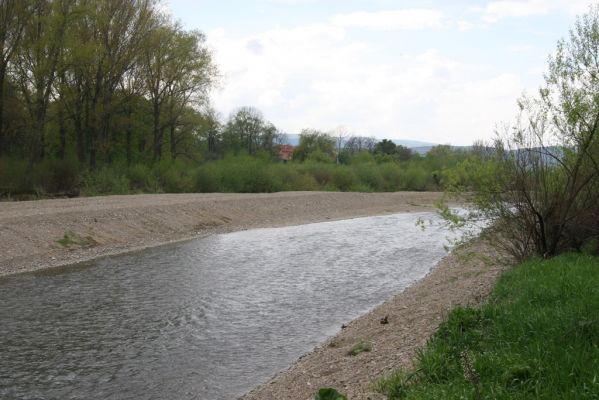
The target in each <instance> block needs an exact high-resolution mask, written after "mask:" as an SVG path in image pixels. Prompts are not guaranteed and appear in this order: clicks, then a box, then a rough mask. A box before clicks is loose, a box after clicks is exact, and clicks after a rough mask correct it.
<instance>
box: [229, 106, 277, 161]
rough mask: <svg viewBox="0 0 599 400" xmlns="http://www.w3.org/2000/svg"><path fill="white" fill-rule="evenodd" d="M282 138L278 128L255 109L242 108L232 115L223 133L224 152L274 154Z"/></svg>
mask: <svg viewBox="0 0 599 400" xmlns="http://www.w3.org/2000/svg"><path fill="white" fill-rule="evenodd" d="M280 137H281V135H280V133H279V131H278V130H277V128H276V127H275V126H274V125H273V124H272V123H270V122H268V121H266V120H265V119H264V116H263V115H262V113H261V112H260V111H259V110H257V109H256V108H253V107H241V108H240V109H238V110H237V111H235V112H234V113H232V114H231V115H230V116H229V119H228V121H227V123H226V124H225V126H224V128H223V132H222V138H223V146H224V150H225V151H232V152H233V153H235V154H239V153H240V152H242V151H243V152H246V153H247V154H250V155H253V154H256V153H257V152H258V151H266V152H268V153H270V154H274V153H275V152H276V145H278V144H279V143H280Z"/></svg>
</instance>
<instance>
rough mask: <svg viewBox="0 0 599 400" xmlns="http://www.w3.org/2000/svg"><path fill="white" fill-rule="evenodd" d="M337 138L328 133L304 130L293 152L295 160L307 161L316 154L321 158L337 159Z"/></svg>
mask: <svg viewBox="0 0 599 400" xmlns="http://www.w3.org/2000/svg"><path fill="white" fill-rule="evenodd" d="M335 143H336V141H335V138H334V137H332V136H331V135H329V134H328V133H325V132H321V131H318V130H316V129H303V130H302V132H301V133H300V138H299V144H298V145H297V147H296V148H295V149H294V151H293V159H294V160H298V161H305V160H307V159H308V158H310V157H311V156H313V155H314V154H318V155H319V158H321V159H322V158H323V157H324V158H326V159H330V160H331V161H333V160H334V158H335Z"/></svg>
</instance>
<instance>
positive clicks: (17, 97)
mask: <svg viewBox="0 0 599 400" xmlns="http://www.w3.org/2000/svg"><path fill="white" fill-rule="evenodd" d="M0 52H1V53H0V156H1V155H7V154H9V155H18V156H21V157H26V158H28V159H29V160H30V162H31V163H32V164H35V163H39V162H41V161H42V160H44V159H46V158H59V159H64V158H65V157H66V156H67V155H68V154H69V153H72V154H74V155H75V156H76V158H77V160H78V161H79V162H80V163H87V164H88V165H89V167H91V168H92V169H94V168H96V167H97V166H98V165H99V164H100V163H111V162H112V161H114V160H115V159H116V158H124V159H126V160H127V162H128V163H129V164H130V163H131V162H133V158H134V157H138V158H140V157H149V158H152V159H154V160H159V159H161V158H162V157H163V155H164V153H165V151H168V152H169V153H170V156H171V157H173V158H175V157H177V155H179V154H180V153H181V152H184V151H185V148H184V147H185V142H186V141H188V140H190V139H191V137H192V133H193V132H192V131H193V130H194V129H196V127H197V125H198V124H199V122H198V121H200V120H201V117H202V116H201V114H200V113H199V112H198V110H200V109H201V107H202V106H204V105H206V104H207V101H208V91H209V90H210V89H211V88H212V87H213V86H214V84H215V83H216V81H217V77H218V74H217V68H216V66H215V65H214V62H213V60H212V55H211V53H210V51H209V50H208V48H207V46H206V43H205V36H204V35H203V34H202V33H201V32H198V31H187V30H185V29H183V28H182V27H181V25H180V24H178V23H175V22H173V21H172V20H171V19H170V18H169V17H168V16H167V15H165V14H164V13H162V12H161V11H160V10H159V9H158V7H157V3H156V1H153V0H129V1H120V0H106V1H98V0H29V1H22V0H2V1H1V2H0ZM165 146H168V149H166V150H165Z"/></svg>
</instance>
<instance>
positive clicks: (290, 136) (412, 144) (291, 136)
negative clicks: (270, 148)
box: [284, 133, 436, 149]
mask: <svg viewBox="0 0 599 400" xmlns="http://www.w3.org/2000/svg"><path fill="white" fill-rule="evenodd" d="M299 137H300V135H298V134H296V133H286V134H285V140H284V144H290V145H292V146H297V145H298V144H299ZM380 140H382V139H380ZM392 141H393V143H395V144H400V145H402V146H405V147H407V148H409V149H413V148H425V147H429V148H430V147H433V146H436V144H435V143H430V142H422V141H419V140H409V139H392Z"/></svg>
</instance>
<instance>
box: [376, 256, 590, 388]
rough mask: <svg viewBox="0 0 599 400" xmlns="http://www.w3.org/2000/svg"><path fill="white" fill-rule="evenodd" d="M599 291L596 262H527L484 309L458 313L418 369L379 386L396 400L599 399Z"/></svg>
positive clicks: (572, 258) (506, 278)
mask: <svg viewBox="0 0 599 400" xmlns="http://www.w3.org/2000/svg"><path fill="white" fill-rule="evenodd" d="M598 287H599V258H597V257H595V256H590V255H583V254H565V255H561V256H559V257H555V258H553V259H550V260H542V259H532V260H530V261H527V262H525V263H523V264H521V265H519V266H517V267H515V268H513V269H512V270H510V271H508V272H507V273H505V274H504V275H503V276H502V277H501V278H500V280H499V281H498V283H497V285H496V287H495V289H494V291H493V294H492V295H491V297H490V299H489V301H488V303H487V305H485V306H484V307H482V308H481V309H475V308H457V309H455V310H453V311H452V312H451V313H450V314H449V316H448V318H447V320H446V321H445V322H444V323H443V324H442V325H441V327H440V328H439V329H438V330H437V332H436V333H435V334H434V335H433V337H432V338H431V339H430V341H429V343H428V345H427V347H426V348H425V349H424V350H423V351H422V352H421V353H420V354H419V355H418V357H417V359H416V362H415V366H414V369H413V370H410V371H399V372H397V373H395V374H393V375H392V376H390V377H387V378H385V379H382V380H381V381H379V382H378V383H377V384H376V388H377V389H378V390H379V391H381V392H383V393H385V394H386V395H387V396H388V397H389V399H390V400H393V399H414V400H416V399H464V398H470V399H471V398H474V399H490V398H492V399H527V398H547V399H549V398H551V399H569V398H578V399H582V398H587V399H592V398H597V397H598V396H599V372H598V371H599V291H598V290H597V288H598Z"/></svg>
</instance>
